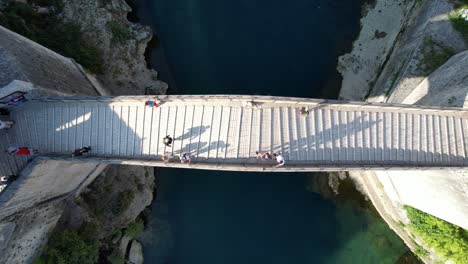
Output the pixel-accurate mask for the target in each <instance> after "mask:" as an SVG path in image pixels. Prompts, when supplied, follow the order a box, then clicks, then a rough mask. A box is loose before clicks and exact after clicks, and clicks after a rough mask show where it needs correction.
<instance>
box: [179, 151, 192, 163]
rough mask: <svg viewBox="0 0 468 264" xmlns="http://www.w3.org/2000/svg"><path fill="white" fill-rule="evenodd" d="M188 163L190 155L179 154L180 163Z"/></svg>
mask: <svg viewBox="0 0 468 264" xmlns="http://www.w3.org/2000/svg"><path fill="white" fill-rule="evenodd" d="M187 162H188V164H189V165H190V163H192V158H191V157H190V154H188V153H183V154H182V155H181V156H180V163H182V164H184V163H187Z"/></svg>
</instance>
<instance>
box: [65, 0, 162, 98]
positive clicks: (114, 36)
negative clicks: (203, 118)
mask: <svg viewBox="0 0 468 264" xmlns="http://www.w3.org/2000/svg"><path fill="white" fill-rule="evenodd" d="M63 3H64V9H63V16H64V19H65V20H66V21H70V22H73V23H76V24H79V25H80V26H81V29H82V30H83V31H84V34H85V35H86V36H87V37H88V40H89V41H92V42H93V43H94V44H96V46H97V47H99V48H100V49H101V50H102V51H103V52H104V54H103V59H104V67H103V68H104V74H101V75H99V76H97V77H98V80H99V81H100V82H101V83H102V84H103V85H104V87H105V88H106V89H107V90H108V92H110V93H111V94H114V95H122V94H143V93H145V92H147V93H149V94H165V93H166V90H167V84H166V83H164V82H161V81H159V80H158V79H157V78H158V74H157V72H156V71H155V70H152V69H148V67H147V66H146V62H145V56H144V53H145V50H146V46H147V44H148V42H149V41H150V40H151V38H152V36H153V34H152V31H151V29H150V28H149V27H147V26H143V25H140V24H135V23H131V22H129V21H127V13H128V12H130V11H131V8H130V7H129V6H128V5H127V3H126V2H125V0H109V1H96V0H63Z"/></svg>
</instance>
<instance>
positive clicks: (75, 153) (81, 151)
mask: <svg viewBox="0 0 468 264" xmlns="http://www.w3.org/2000/svg"><path fill="white" fill-rule="evenodd" d="M89 151H91V147H90V146H88V147H82V148H80V149H75V150H74V151H73V152H72V157H76V156H83V154H85V153H88V152H89Z"/></svg>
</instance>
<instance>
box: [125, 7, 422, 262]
mask: <svg viewBox="0 0 468 264" xmlns="http://www.w3.org/2000/svg"><path fill="white" fill-rule="evenodd" d="M130 2H131V4H132V6H133V8H134V10H135V12H134V13H133V14H132V15H131V16H130V18H131V19H133V20H136V19H138V21H139V22H140V23H142V24H146V25H149V26H151V28H152V29H153V30H154V31H155V32H157V36H158V37H157V40H156V41H154V42H153V43H152V44H153V46H152V48H151V49H149V51H150V52H148V54H147V56H148V60H149V63H150V65H151V66H152V67H154V68H155V69H157V70H158V71H159V78H160V79H161V80H163V81H166V82H168V83H169V85H170V90H169V93H171V94H259V95H282V96H298V97H319V98H336V97H337V96H338V93H339V88H340V83H341V78H340V76H339V74H338V73H337V71H336V69H335V68H336V64H337V59H338V56H339V55H340V54H342V53H344V52H345V51H346V49H349V48H350V46H351V43H352V41H353V40H354V39H355V38H356V37H357V34H358V32H359V19H360V11H361V5H362V1H357V0H356V1H353V0H334V1H333V0H290V1H279V0H237V1H227V0H225V1H220V0H199V1H193V0H170V1H169V0H133V1H130ZM156 175H157V182H156V185H157V190H156V199H155V201H154V202H153V204H152V205H151V213H150V215H149V216H148V229H147V230H146V231H145V234H144V236H143V238H142V242H143V245H144V257H145V262H146V263H156V264H158V263H160V264H169V263H176V264H198V263H200V264H202V263H203V264H218V263H225V264H231V263H233V264H234V263H270V264H276V263H278V264H279V263H298V264H299V263H396V262H401V263H403V262H405V263H408V262H411V261H413V258H412V255H411V254H410V253H409V250H408V248H406V247H405V245H404V244H403V242H402V241H401V240H400V239H399V238H398V237H397V236H396V235H395V234H394V233H393V232H392V231H391V230H390V229H389V228H388V226H387V225H386V224H385V223H384V222H383V220H382V219H381V218H379V217H378V215H377V214H376V213H375V211H374V210H373V208H372V206H370V205H369V204H368V203H367V202H365V201H364V200H363V197H362V196H360V195H359V194H358V193H357V191H355V190H354V188H352V189H353V190H352V191H350V190H349V188H348V189H347V190H346V191H345V192H344V193H341V194H340V195H338V196H336V197H335V196H333V195H324V193H326V192H329V191H327V187H324V186H323V177H326V175H325V176H324V175H323V174H313V173H264V174H262V173H238V172H216V171H201V170H184V169H157V170H156ZM317 179H322V180H317ZM325 181H326V180H325ZM320 183H322V184H320ZM319 185H320V186H319Z"/></svg>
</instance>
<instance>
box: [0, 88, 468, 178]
mask: <svg viewBox="0 0 468 264" xmlns="http://www.w3.org/2000/svg"><path fill="white" fill-rule="evenodd" d="M147 100H156V101H158V102H159V103H160V106H159V107H148V106H145V101H147ZM303 107H305V108H306V109H309V114H308V115H301V113H300V112H301V108H303ZM10 110H11V118H12V119H13V120H15V121H16V122H17V123H16V125H15V126H14V127H13V128H12V129H9V130H3V131H0V133H1V134H0V147H1V148H2V149H6V148H7V147H8V146H12V145H13V146H27V147H32V148H35V149H37V150H38V151H39V154H38V155H39V156H40V158H46V159H72V157H71V152H72V151H73V150H74V149H76V148H80V147H82V146H91V147H92V151H91V153H90V155H89V156H85V157H78V158H73V159H74V160H76V161H86V162H100V163H111V164H133V165H144V166H164V167H182V168H197V169H213V170H233V171H339V170H355V169H357V170H382V169H404V168H407V169H444V168H463V167H466V165H467V163H468V159H467V149H468V145H467V144H468V138H467V137H468V113H467V111H465V110H463V109H459V108H438V107H422V106H415V105H391V104H376V103H372V104H370V103H363V102H347V101H331V100H319V99H305V98H287V97H270V96H241V95H198V96H197V95H173V96H118V97H102V96H101V97H100V96H93V97H90V96H84V97H41V98H36V99H33V100H30V101H28V102H25V103H23V104H21V105H19V106H14V107H12V108H10ZM166 135H171V136H172V137H173V138H175V141H174V143H173V144H172V146H171V147H166V146H165V145H164V144H163V138H164V137H165V136H166ZM165 151H168V152H169V153H173V155H174V160H173V161H172V162H170V163H167V164H165V163H164V162H162V161H161V155H162V154H163V153H164V152H165ZM255 151H261V152H272V153H277V152H280V153H281V154H282V156H283V157H284V158H285V160H286V165H285V166H283V167H281V168H273V165H274V162H273V161H262V160H257V159H256V155H255ZM183 152H187V153H190V155H191V156H192V157H193V162H192V164H191V165H187V164H181V163H180V162H179V160H178V156H179V155H180V154H181V153H183ZM25 162H26V158H24V157H23V158H19V157H12V156H9V155H6V154H4V153H2V154H0V165H1V166H0V173H1V174H3V175H10V174H15V173H16V172H17V171H18V170H20V169H21V168H22V166H23V165H24V164H25Z"/></svg>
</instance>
